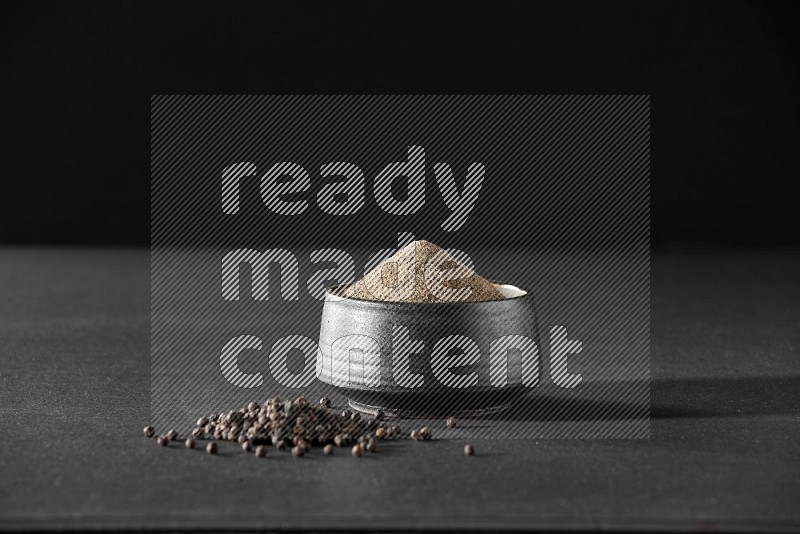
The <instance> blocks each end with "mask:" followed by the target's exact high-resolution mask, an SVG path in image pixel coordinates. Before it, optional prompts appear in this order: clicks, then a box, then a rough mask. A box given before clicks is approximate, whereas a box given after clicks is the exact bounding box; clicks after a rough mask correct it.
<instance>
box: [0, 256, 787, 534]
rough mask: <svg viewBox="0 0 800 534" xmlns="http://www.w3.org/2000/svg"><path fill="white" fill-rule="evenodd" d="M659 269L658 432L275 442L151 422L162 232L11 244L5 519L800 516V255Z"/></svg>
mask: <svg viewBox="0 0 800 534" xmlns="http://www.w3.org/2000/svg"><path fill="white" fill-rule="evenodd" d="M652 268H653V271H652V363H651V371H652V388H651V396H652V417H653V419H652V425H651V438H650V439H649V440H627V441H626V440H603V441H583V440H581V441H578V440H561V441H558V440H553V441H538V442H535V441H506V442H498V441H481V442H476V443H475V446H476V448H477V450H478V454H477V455H476V456H475V457H472V458H466V457H464V455H463V453H462V451H461V449H462V446H463V443H461V442H451V441H444V440H442V441H438V442H431V443H425V444H417V443H412V442H403V443H395V444H387V445H386V446H385V447H384V448H383V450H382V452H381V453H380V454H379V455H376V456H372V457H369V456H368V457H365V458H361V459H354V458H351V457H349V456H348V455H345V454H337V455H336V456H334V457H333V458H323V457H321V455H319V454H312V455H309V456H307V457H306V458H304V459H302V460H294V459H292V458H291V457H289V456H288V455H278V454H274V453H271V454H270V457H269V458H267V459H265V460H261V461H259V460H256V459H255V458H254V457H252V456H249V455H247V456H246V455H243V454H240V451H239V450H238V449H237V448H236V447H234V446H233V445H228V446H224V445H223V446H222V447H221V454H220V455H219V456H217V457H212V456H209V455H206V454H205V453H203V452H201V451H199V450H198V451H187V450H184V449H183V448H182V447H181V448H179V447H177V446H172V447H169V448H167V449H164V448H159V447H157V446H156V445H155V443H154V442H153V441H152V440H147V439H144V438H143V437H142V436H141V428H142V427H143V426H144V425H145V424H146V423H147V422H148V418H149V411H150V404H149V381H150V362H149V271H148V269H149V253H148V251H146V250H107V251H106V250H99V249H84V250H77V249H9V248H6V249H2V250H0V280H2V284H3V290H2V300H0V358H1V359H0V361H1V362H2V364H0V426H2V429H3V439H2V448H0V475H1V476H2V484H0V527H2V528H5V529H18V528H29V529H41V528H87V527H88V528H112V527H117V528H158V529H183V530H186V529H193V528H201V527H206V528H215V529H235V530H247V529H256V528H258V529H262V528H264V529H275V530H279V529H287V528H292V529H302V528H313V529H321V528H324V527H329V528H345V529H353V528H367V529H387V528H421V527H436V528H463V529H471V528H479V527H488V528H493V529H498V528H513V529H518V528H531V527H534V528H536V527H538V528H564V527H575V526H579V527H589V528H597V527H608V528H640V527H648V528H657V529H673V528H677V529H698V528H713V527H717V528H726V529H733V528H743V529H751V530H752V529H759V530H764V529H795V530H796V529H798V528H800V507H798V502H800V446H798V436H800V432H798V430H799V429H800V394H799V393H798V391H800V389H798V388H799V386H800V358H798V356H799V354H798V352H800V327H798V324H800V255H798V254H796V253H794V254H789V253H784V254H757V253H754V254H750V255H746V254H738V255H736V254H726V255H723V254H717V255H699V254H681V255H660V256H656V257H655V258H654V260H653V265H652ZM225 445H227V444H225ZM337 452H340V451H337Z"/></svg>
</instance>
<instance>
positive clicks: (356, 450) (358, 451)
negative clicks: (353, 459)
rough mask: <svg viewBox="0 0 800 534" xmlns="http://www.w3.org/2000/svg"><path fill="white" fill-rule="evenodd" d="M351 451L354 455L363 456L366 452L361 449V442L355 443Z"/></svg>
mask: <svg viewBox="0 0 800 534" xmlns="http://www.w3.org/2000/svg"><path fill="white" fill-rule="evenodd" d="M350 452H351V453H352V454H353V456H361V455H362V454H363V453H364V451H363V450H362V449H361V445H359V444H356V445H353V448H352V449H350Z"/></svg>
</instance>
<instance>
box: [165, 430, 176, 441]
mask: <svg viewBox="0 0 800 534" xmlns="http://www.w3.org/2000/svg"><path fill="white" fill-rule="evenodd" d="M166 435H167V439H168V440H170V441H173V440H176V439H178V433H177V432H176V431H175V430H170V431H169V432H167V434H166Z"/></svg>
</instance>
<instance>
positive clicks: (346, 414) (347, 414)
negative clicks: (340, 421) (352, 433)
mask: <svg viewBox="0 0 800 534" xmlns="http://www.w3.org/2000/svg"><path fill="white" fill-rule="evenodd" d="M351 415H353V412H351V411H350V410H342V417H344V418H345V419H350V416H351Z"/></svg>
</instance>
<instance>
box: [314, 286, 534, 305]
mask: <svg viewBox="0 0 800 534" xmlns="http://www.w3.org/2000/svg"><path fill="white" fill-rule="evenodd" d="M487 281H488V282H491V283H492V284H494V285H497V286H511V287H513V288H515V289H517V290H519V291H523V292H524V293H523V294H522V295H517V296H515V297H506V298H504V299H501V300H471V301H460V300H459V301H448V302H406V301H402V300H370V299H360V298H355V297H345V296H342V295H340V294H337V293H335V292H336V291H339V290H341V289H342V288H344V287H346V286H351V285H353V284H336V285H330V286H325V302H329V301H328V296H329V295H330V296H332V297H334V299H333V300H331V301H330V302H339V301H350V302H364V303H367V304H375V305H378V306H386V305H393V306H404V307H405V306H407V307H415V306H433V307H441V306H470V305H472V306H479V305H481V304H497V303H500V302H507V301H516V300H522V299H526V298H531V291H530V290H529V289H528V288H527V287H523V286H518V285H516V284H510V283H508V282H503V281H500V280H488V279H487Z"/></svg>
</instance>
